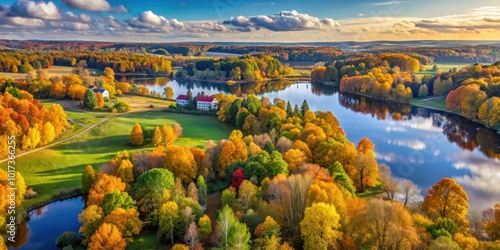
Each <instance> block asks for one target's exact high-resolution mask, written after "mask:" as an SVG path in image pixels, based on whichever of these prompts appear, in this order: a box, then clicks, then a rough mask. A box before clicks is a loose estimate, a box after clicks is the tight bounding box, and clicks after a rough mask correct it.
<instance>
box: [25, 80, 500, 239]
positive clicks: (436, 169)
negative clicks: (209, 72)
mask: <svg viewBox="0 0 500 250" xmlns="http://www.w3.org/2000/svg"><path fill="white" fill-rule="evenodd" d="M134 82H135V83H136V84H140V83H142V84H149V85H148V87H149V89H150V90H155V91H157V92H160V93H163V89H164V88H165V87H166V86H170V87H172V89H173V90H174V94H175V96H177V95H179V94H185V93H186V92H187V90H188V89H191V91H192V92H193V94H194V95H196V94H197V93H198V92H202V91H203V92H204V93H205V94H207V95H212V94H216V93H219V92H224V93H234V94H238V95H241V94H244V93H255V94H257V96H259V97H260V96H263V95H264V96H266V97H268V98H270V99H271V100H273V99H274V98H281V99H283V100H286V101H290V103H291V104H292V105H295V104H297V105H299V106H300V105H301V104H302V102H303V100H307V102H308V104H309V107H310V109H311V110H315V111H316V110H321V111H331V112H332V113H333V114H334V115H335V116H336V117H337V119H338V120H339V121H340V125H341V127H342V128H343V129H344V130H345V132H346V133H347V138H348V139H349V140H350V141H352V142H354V143H357V142H358V141H359V140H360V139H362V138H363V137H367V138H369V139H370V140H371V141H372V142H373V143H375V145H376V147H375V152H376V157H377V160H378V161H379V163H385V164H387V165H388V166H390V167H391V169H392V173H393V175H394V177H396V178H408V179H410V180H412V181H413V182H415V183H416V184H417V185H418V186H419V188H420V189H421V190H422V191H423V192H422V193H424V191H425V190H427V189H428V188H430V187H431V186H432V185H433V184H435V183H436V182H438V181H439V180H441V179H442V178H444V177H453V178H454V179H455V180H456V181H457V182H458V183H459V184H460V185H462V187H463V188H464V189H465V191H466V192H467V194H468V195H469V204H470V205H471V208H473V209H477V210H482V209H484V208H487V207H493V206H494V204H495V203H497V202H499V201H500V200H499V199H500V195H499V194H500V185H498V183H500V160H499V159H500V135H499V134H497V133H496V132H495V131H493V130H491V129H487V128H485V127H483V126H481V125H479V124H476V123H473V122H471V121H469V120H467V119H464V118H462V117H460V116H456V115H451V114H446V113H443V112H436V111H432V110H429V109H425V108H418V107H413V106H411V105H408V104H398V103H385V102H381V101H375V100H371V99H367V98H364V97H359V96H355V95H348V94H340V93H339V92H338V90H337V89H336V88H333V87H326V86H322V85H313V84H310V83H308V82H301V83H295V84H292V83H270V84H261V83H258V84H247V85H245V87H240V86H232V87H228V86H226V85H221V84H209V83H201V82H185V81H179V82H178V81H168V80H167V79H141V80H135V81H134ZM153 83H156V84H153ZM83 205H84V203H83V201H82V199H81V198H72V199H68V200H64V201H62V202H54V203H51V204H49V205H46V206H44V207H42V208H40V209H38V210H34V211H32V212H31V213H30V219H29V221H27V223H26V221H25V222H23V223H22V224H21V227H23V228H21V230H20V231H22V233H20V234H19V236H20V239H21V240H20V242H19V243H18V245H17V246H21V245H22V247H21V248H20V249H57V248H56V246H55V243H54V242H55V240H56V239H57V237H58V236H59V235H61V234H62V233H63V232H65V231H74V232H77V231H78V228H79V226H80V225H79V223H78V220H77V218H78V214H79V213H80V212H81V210H82V208H83ZM23 244H24V245H23Z"/></svg>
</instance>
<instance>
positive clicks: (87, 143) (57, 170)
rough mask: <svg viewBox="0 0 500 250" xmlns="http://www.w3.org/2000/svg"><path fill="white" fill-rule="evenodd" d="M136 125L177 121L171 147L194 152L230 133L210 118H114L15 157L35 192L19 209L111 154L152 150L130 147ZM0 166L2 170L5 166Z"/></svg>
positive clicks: (66, 185)
mask: <svg viewBox="0 0 500 250" xmlns="http://www.w3.org/2000/svg"><path fill="white" fill-rule="evenodd" d="M88 114H91V115H95V114H92V112H86V113H82V112H76V113H73V112H72V111H69V112H68V116H69V117H70V118H74V119H75V120H76V119H78V120H79V121H81V122H82V123H85V124H88V123H89V122H90V120H89V119H91V118H89V117H88ZM78 116H81V117H78ZM96 119H97V118H96ZM92 122H93V121H92ZM136 122H139V124H141V125H142V126H144V127H146V128H147V129H152V128H154V126H161V125H162V124H164V123H166V124H173V123H175V122H177V123H179V124H180V125H181V126H182V127H183V135H182V136H181V137H180V138H179V140H178V141H177V142H176V144H177V145H181V146H189V147H199V148H203V147H204V146H205V144H206V143H207V141H209V140H215V141H218V140H221V139H224V138H227V137H228V136H229V134H230V132H231V131H232V130H233V129H234V127H232V126H229V125H227V124H223V123H221V122H220V121H219V120H218V119H217V118H216V117H213V116H196V115H187V114H176V113H168V112H161V111H148V112H139V113H128V114H123V115H120V116H117V117H114V118H112V119H110V120H108V121H106V122H104V123H102V124H99V125H98V126H96V127H94V128H92V129H91V130H89V131H87V132H85V133H83V134H81V135H78V136H76V137H74V138H72V139H70V140H68V141H66V142H64V143H61V144H58V145H55V146H53V147H50V148H47V149H43V150H40V151H38V152H35V153H32V154H29V155H26V156H23V157H20V158H18V159H16V166H17V170H18V171H20V172H21V173H22V175H23V177H24V179H25V181H26V184H27V185H28V186H29V187H31V188H33V189H34V190H35V191H36V192H37V193H38V196H37V197H36V198H33V199H29V200H25V204H24V205H25V207H26V208H31V207H33V206H36V205H37V204H41V203H43V202H47V201H50V200H51V199H53V197H54V195H58V194H60V193H61V192H69V191H71V190H74V189H76V188H78V187H80V177H81V172H82V171H83V169H84V167H85V166H87V165H92V166H93V167H94V169H99V167H100V166H101V165H103V164H105V163H107V162H108V161H109V160H110V159H111V158H113V156H114V155H115V153H116V152H117V151H122V150H128V151H129V152H133V151H145V150H151V149H153V145H145V146H143V147H134V146H132V145H131V144H130V143H129V135H130V131H131V130H132V127H133V125H134V124H135V123H136ZM0 167H1V168H2V169H6V168H7V164H6V162H4V163H1V164H0Z"/></svg>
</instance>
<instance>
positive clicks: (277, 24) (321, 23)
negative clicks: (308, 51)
mask: <svg viewBox="0 0 500 250" xmlns="http://www.w3.org/2000/svg"><path fill="white" fill-rule="evenodd" d="M223 24H227V25H232V26H234V27H236V28H239V29H241V31H251V29H252V28H253V29H257V30H258V29H268V30H272V31H302V30H330V29H333V28H335V27H336V26H339V25H340V24H339V23H338V22H335V21H334V20H333V19H331V18H324V19H319V18H317V17H314V16H310V15H308V14H302V13H298V12H297V11H295V10H292V11H281V12H280V13H279V14H275V15H260V16H253V17H244V16H238V17H231V18H230V19H228V20H225V21H224V22H223Z"/></svg>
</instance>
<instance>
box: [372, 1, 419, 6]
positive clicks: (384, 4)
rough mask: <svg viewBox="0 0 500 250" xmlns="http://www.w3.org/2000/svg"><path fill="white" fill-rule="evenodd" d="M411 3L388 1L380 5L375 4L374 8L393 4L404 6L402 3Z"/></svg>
mask: <svg viewBox="0 0 500 250" xmlns="http://www.w3.org/2000/svg"><path fill="white" fill-rule="evenodd" d="M407 2H410V1H387V2H379V3H373V4H372V5H373V6H387V5H393V4H402V3H407Z"/></svg>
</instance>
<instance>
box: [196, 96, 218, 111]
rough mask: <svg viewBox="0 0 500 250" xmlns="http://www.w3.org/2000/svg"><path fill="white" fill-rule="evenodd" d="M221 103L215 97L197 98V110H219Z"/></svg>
mask: <svg viewBox="0 0 500 250" xmlns="http://www.w3.org/2000/svg"><path fill="white" fill-rule="evenodd" d="M217 105H219V103H218V102H217V100H216V99H215V98H214V97H209V96H200V97H197V98H196V108H197V109H199V110H211V109H217Z"/></svg>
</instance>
